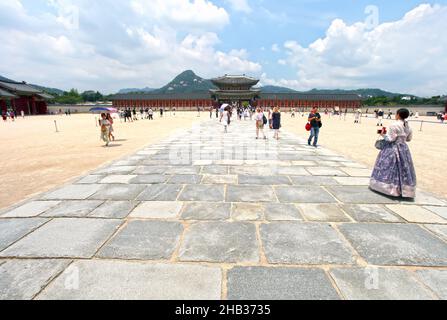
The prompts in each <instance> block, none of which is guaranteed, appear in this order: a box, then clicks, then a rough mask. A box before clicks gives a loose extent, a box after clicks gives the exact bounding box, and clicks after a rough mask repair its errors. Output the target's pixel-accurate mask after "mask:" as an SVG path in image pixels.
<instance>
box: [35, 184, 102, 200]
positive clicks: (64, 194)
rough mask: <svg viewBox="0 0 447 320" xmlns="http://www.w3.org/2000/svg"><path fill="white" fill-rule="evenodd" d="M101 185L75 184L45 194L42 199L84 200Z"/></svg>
mask: <svg viewBox="0 0 447 320" xmlns="http://www.w3.org/2000/svg"><path fill="white" fill-rule="evenodd" d="M101 187H103V186H102V185H99V184H85V185H84V184H77V185H76V184H75V185H69V186H65V187H62V188H60V189H58V190H56V191H53V192H50V193H48V194H45V195H44V196H43V197H42V200H84V199H87V198H88V197H90V196H91V195H93V194H94V193H96V192H98V190H99V189H101Z"/></svg>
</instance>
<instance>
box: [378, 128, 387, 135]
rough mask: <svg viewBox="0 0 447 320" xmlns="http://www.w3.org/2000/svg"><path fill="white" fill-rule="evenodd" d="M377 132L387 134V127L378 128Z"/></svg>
mask: <svg viewBox="0 0 447 320" xmlns="http://www.w3.org/2000/svg"><path fill="white" fill-rule="evenodd" d="M377 134H386V128H382V129H379V130H377Z"/></svg>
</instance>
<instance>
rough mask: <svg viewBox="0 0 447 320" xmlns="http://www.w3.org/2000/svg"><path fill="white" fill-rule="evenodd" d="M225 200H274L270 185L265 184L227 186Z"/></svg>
mask: <svg viewBox="0 0 447 320" xmlns="http://www.w3.org/2000/svg"><path fill="white" fill-rule="evenodd" d="M226 201H227V202H276V201H277V200H276V196H275V193H274V192H273V188H272V187H267V186H233V185H231V186H228V187H227V196H226Z"/></svg>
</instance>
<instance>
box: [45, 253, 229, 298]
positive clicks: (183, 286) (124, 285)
mask: <svg viewBox="0 0 447 320" xmlns="http://www.w3.org/2000/svg"><path fill="white" fill-rule="evenodd" d="M72 270H77V272H76V273H77V274H79V287H78V288H74V289H67V288H66V286H65V283H66V281H67V279H69V277H72V274H73V271H72ZM221 283H222V271H221V269H220V268H217V267H205V266H198V265H181V264H176V265H173V264H148V263H143V262H125V261H100V260H96V261H94V260H90V261H78V262H75V263H74V264H73V265H72V266H71V268H70V270H68V271H67V272H64V273H63V274H61V275H60V276H59V277H58V278H57V279H56V280H55V281H53V282H52V283H51V284H50V285H49V286H48V287H47V288H46V289H45V290H44V291H43V292H42V293H41V294H40V295H39V296H38V299H40V300H46V299H49V300H220V299H221V291H222V288H221Z"/></svg>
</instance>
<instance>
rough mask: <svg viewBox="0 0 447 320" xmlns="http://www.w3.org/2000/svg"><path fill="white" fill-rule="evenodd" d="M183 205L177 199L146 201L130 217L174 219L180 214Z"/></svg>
mask: <svg viewBox="0 0 447 320" xmlns="http://www.w3.org/2000/svg"><path fill="white" fill-rule="evenodd" d="M182 206H183V203H182V202H175V201H172V202H169V201H147V202H146V201H145V202H142V203H140V204H139V205H138V206H137V207H136V208H135V209H134V210H133V211H132V213H131V214H130V216H129V218H140V219H173V218H176V217H177V216H178V214H179V213H180V210H181V209H182Z"/></svg>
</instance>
